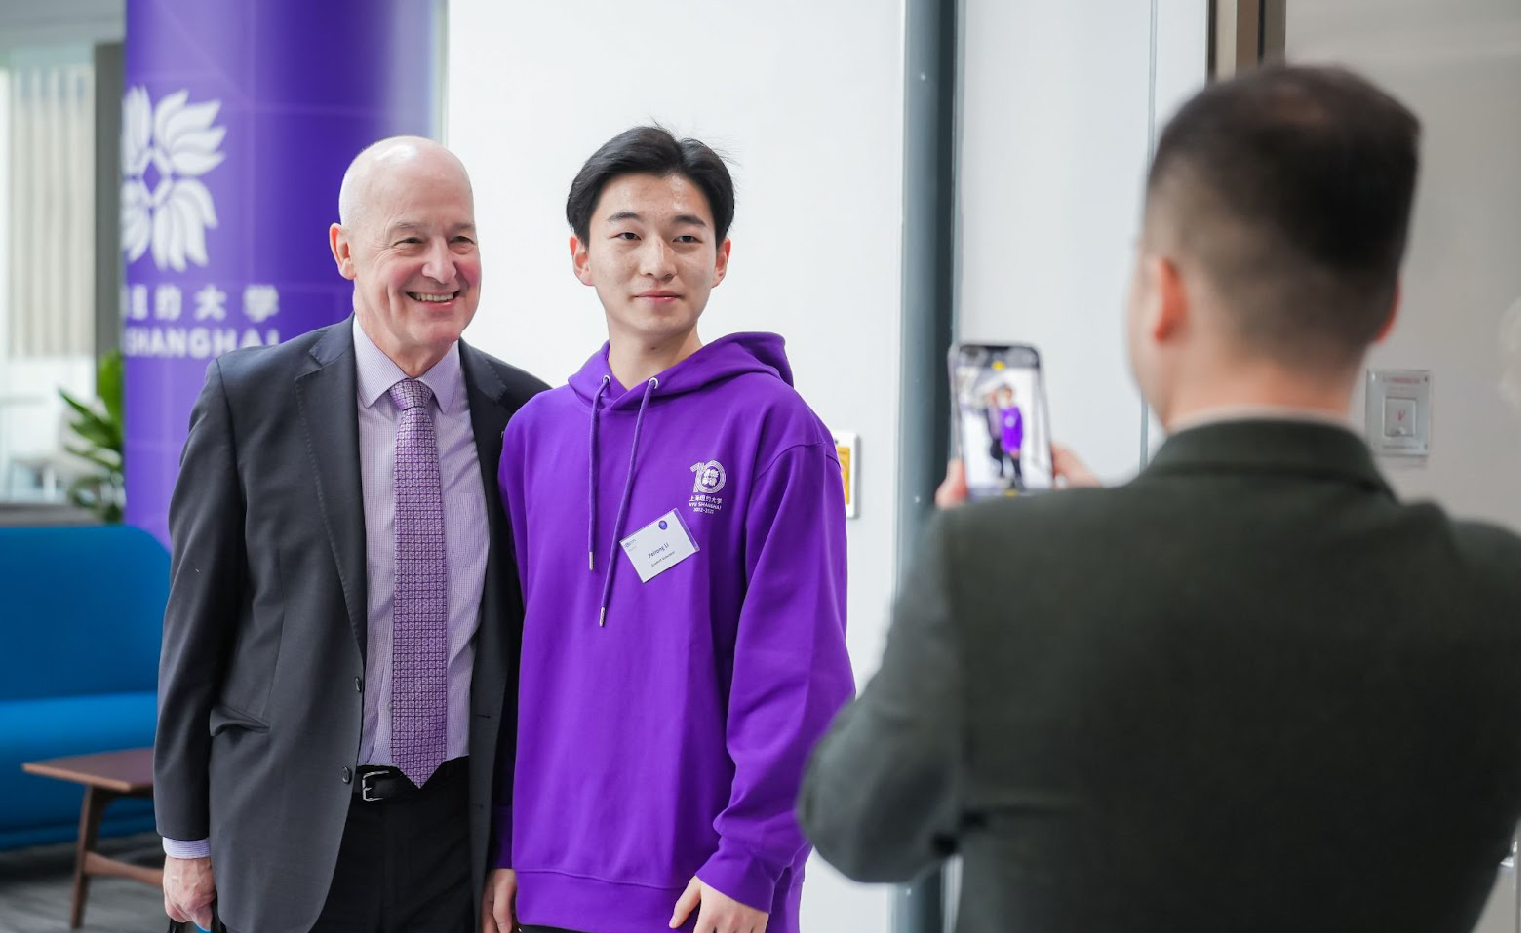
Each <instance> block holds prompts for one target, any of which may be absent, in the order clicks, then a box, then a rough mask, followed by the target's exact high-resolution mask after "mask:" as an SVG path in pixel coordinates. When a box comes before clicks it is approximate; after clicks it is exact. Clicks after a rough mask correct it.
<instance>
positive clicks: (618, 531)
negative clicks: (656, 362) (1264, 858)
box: [587, 376, 660, 627]
mask: <svg viewBox="0 0 1521 933" xmlns="http://www.w3.org/2000/svg"><path fill="white" fill-rule="evenodd" d="M611 379H612V377H611V376H603V377H602V389H606V388H607V386H608V383H609V382H610V381H611ZM659 386H660V380H659V379H656V378H655V377H654V376H651V377H650V379H649V381H648V382H646V383H645V384H644V398H643V399H642V400H641V401H640V402H639V415H638V417H637V418H635V419H634V441H633V443H632V444H630V445H629V452H628V477H627V478H626V479H625V480H624V481H623V498H622V499H621V500H620V501H619V503H618V515H617V518H615V519H614V520H613V540H612V544H611V545H609V547H608V555H607V569H606V570H605V571H603V573H604V576H603V578H602V608H601V610H600V611H599V612H598V613H597V625H598V626H599V627H601V626H605V625H607V603H608V600H609V599H610V598H611V597H612V593H613V568H614V566H616V565H617V563H618V539H619V538H620V536H622V534H623V523H624V521H625V520H627V519H628V506H629V499H630V498H632V496H633V492H634V468H635V466H636V465H637V464H638V462H639V434H640V432H641V431H642V430H643V428H644V413H645V411H646V410H647V409H648V408H649V407H650V396H652V395H654V394H655V389H656V388H658V387H659ZM602 389H599V390H598V391H597V396H596V398H594V399H592V427H591V431H592V434H591V461H592V474H591V514H592V516H593V519H592V521H593V522H595V516H596V514H597V399H600V398H601V397H602ZM588 543H589V544H592V546H593V547H595V545H594V543H593V542H591V541H590V540H588ZM590 553H591V550H590V548H589V549H588V557H587V559H588V562H590V561H591V556H590ZM593 569H595V568H593Z"/></svg>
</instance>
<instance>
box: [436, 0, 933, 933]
mask: <svg viewBox="0 0 1521 933" xmlns="http://www.w3.org/2000/svg"><path fill="white" fill-rule="evenodd" d="M902 22H903V12H902V9H901V7H900V4H898V3H895V2H882V0H834V2H829V3H818V2H813V0H773V2H771V3H768V4H766V5H764V7H762V6H756V5H751V4H746V5H743V6H741V5H737V4H720V3H711V2H702V0H665V2H661V3H658V4H652V3H645V4H638V3H623V2H612V0H586V2H580V3H575V4H570V3H512V4H507V3H501V2H499V0H451V3H450V6H449V41H448V95H447V110H448V113H447V131H446V138H447V141H448V143H449V144H450V145H451V146H452V147H453V148H454V149H455V151H456V152H458V153H459V155H460V157H461V158H462V159H463V160H464V162H465V164H466V166H467V167H468V168H469V169H470V170H471V173H472V176H473V178H474V181H475V187H476V215H477V221H478V223H479V225H480V230H481V248H482V250H483V253H484V256H485V260H486V274H485V284H484V291H483V301H482V304H481V311H480V314H479V315H478V316H477V318H476V322H475V323H474V324H473V325H472V326H471V328H470V331H469V333H468V334H467V339H469V340H471V341H473V342H474V343H476V344H477V345H479V346H481V347H482V348H484V349H486V350H488V351H490V352H493V353H496V354H498V355H500V356H501V357H503V358H504V359H506V360H508V361H510V362H512V363H515V364H518V365H521V366H524V367H526V368H527V369H529V370H531V371H533V372H535V373H537V374H538V375H539V376H541V377H543V378H544V379H546V380H547V381H549V382H550V383H552V384H560V383H563V382H564V381H565V378H566V377H567V376H568V375H569V374H570V373H571V372H573V371H574V370H575V369H576V368H578V367H579V365H580V364H581V362H582V361H583V360H584V359H585V358H586V357H587V356H589V355H590V354H591V353H592V351H593V350H595V349H596V348H597V347H598V346H600V345H601V343H602V341H603V339H605V330H604V324H603V318H602V312H601V308H600V306H599V305H598V303H597V299H596V295H595V293H594V292H593V291H592V290H591V289H588V288H584V287H582V286H581V285H580V284H579V283H577V282H576V281H575V280H574V279H573V278H572V277H571V273H570V261H569V253H568V250H567V248H566V243H567V240H568V238H569V236H570V232H569V230H568V228H567V226H566V222H565V214H564V203H565V194H566V190H567V189H568V187H569V185H570V180H571V178H572V176H573V175H574V174H575V172H576V170H577V169H578V168H579V167H580V165H581V163H582V162H583V161H584V160H585V159H586V157H587V156H589V155H591V153H592V152H593V151H594V150H595V149H596V148H597V146H599V145H601V144H602V143H603V142H604V141H605V140H607V139H608V137H610V136H612V135H613V134H615V133H617V132H620V131H622V130H624V129H626V128H628V127H629V126H632V125H634V124H636V123H643V122H648V121H650V120H658V121H660V122H661V123H663V124H665V125H666V126H667V127H669V128H670V129H672V130H673V131H676V132H677V133H678V134H689V135H694V136H697V137H699V138H702V139H704V140H706V141H708V142H710V143H712V144H714V145H715V146H717V147H719V148H721V149H723V150H725V151H726V152H727V153H728V154H729V155H730V156H731V157H732V158H733V160H734V162H735V163H736V164H735V165H734V166H733V173H734V176H735V180H736V185H737V188H738V207H737V211H736V217H735V222H734V226H733V230H732V233H731V235H732V239H733V242H734V247H733V258H732V261H731V265H730V274H729V277H728V279H727V280H726V281H725V282H724V283H723V285H722V286H721V287H720V288H719V289H718V290H717V291H715V292H714V294H713V299H712V301H711V303H710V304H709V306H708V310H707V313H706V314H705V315H704V318H703V326H702V328H701V333H702V334H703V337H704V338H705V339H708V340H711V339H713V338H715V337H718V336H721V335H722V334H725V333H729V332H732V331H737V330H751V329H765V330H775V331H778V332H780V333H781V334H783V335H784V336H785V337H786V338H787V340H788V352H789V354H790V356H791V359H792V363H793V367H794V369H795V371H796V374H797V386H798V389H799V390H800V391H801V392H802V393H803V395H804V397H806V398H807V399H808V400H809V402H810V403H811V404H812V405H813V407H814V409H815V410H816V411H818V413H819V414H820V416H821V417H823V419H824V420H825V421H826V422H827V423H828V424H829V425H830V426H831V427H832V428H834V429H835V430H843V431H854V432H857V433H858V434H859V435H860V438H861V454H862V466H861V487H860V493H861V517H860V518H859V519H857V520H855V521H852V522H851V523H850V531H849V534H850V544H849V559H850V574H851V580H850V596H849V613H850V620H849V626H850V648H851V654H852V657H853V658H854V659H855V663H856V668H857V675H858V678H861V679H863V680H864V678H865V676H867V675H868V674H869V673H870V671H871V670H873V669H874V668H875V666H876V664H877V663H878V660H879V656H880V654H881V639H882V634H883V631H884V628H885V623H886V610H887V604H888V598H889V595H890V593H891V590H892V586H893V563H894V551H893V543H894V540H895V534H896V527H895V521H894V515H893V495H894V487H895V485H896V481H897V470H896V464H895V458H896V449H897V442H898V439H897V427H896V425H897V419H896V416H895V408H896V399H897V394H898V372H899V346H898V344H899V307H900V297H899V284H900V275H901V268H900V266H901V264H900V258H899V252H900V238H901V230H900V226H901V221H902V212H901V200H902V198H901V191H902V156H901V153H902V148H903V140H902V113H903V91H902V88H903V64H902V62H903V53H902V47H903V37H902ZM803 903H804V906H803V928H804V929H805V930H808V931H818V933H824V931H835V930H851V931H863V933H868V931H874V930H886V929H887V911H888V893H887V889H885V888H879V887H865V886H857V885H852V884H850V883H848V882H845V881H843V880H842V879H840V878H839V877H838V876H837V875H835V874H834V873H833V872H832V871H831V870H830V869H828V867H827V866H825V865H823V863H822V862H820V861H818V860H817V859H815V860H814V864H812V865H811V866H810V867H809V881H808V884H807V886H806V888H805V894H804V902H803Z"/></svg>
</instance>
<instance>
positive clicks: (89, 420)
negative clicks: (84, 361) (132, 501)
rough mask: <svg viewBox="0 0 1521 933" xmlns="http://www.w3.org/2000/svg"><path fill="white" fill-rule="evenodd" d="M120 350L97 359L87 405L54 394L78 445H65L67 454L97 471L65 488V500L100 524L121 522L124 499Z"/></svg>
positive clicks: (61, 394) (60, 391) (61, 391)
mask: <svg viewBox="0 0 1521 933" xmlns="http://www.w3.org/2000/svg"><path fill="white" fill-rule="evenodd" d="M121 373H122V358H121V351H120V350H110V351H108V352H106V353H105V354H104V355H102V356H101V358H100V364H99V367H98V369H97V370H96V380H95V394H96V396H97V398H96V399H95V400H94V401H92V402H89V403H86V402H81V401H80V400H79V399H76V398H74V397H73V396H72V395H70V394H69V393H67V392H65V391H63V390H62V389H59V390H58V394H59V396H61V397H62V398H63V401H64V403H65V404H67V405H68V406H69V407H70V408H72V409H73V410H74V415H73V418H72V420H70V421H69V429H70V430H72V431H73V432H74V434H75V436H77V437H78V438H79V440H80V442H81V443H76V444H69V445H67V449H68V451H69V453H71V454H73V455H74V456H76V457H79V458H80V459H83V460H88V461H89V462H90V463H93V464H94V465H95V466H97V467H99V468H100V470H99V472H97V473H93V474H90V475H87V476H81V477H79V478H78V479H76V480H74V482H72V483H70V484H69V499H70V501H72V502H74V504H76V505H81V506H84V507H85V508H87V509H90V510H91V511H93V512H94V513H95V514H97V515H99V516H100V517H101V519H102V520H103V521H107V522H119V521H121V514H122V502H123V500H124V499H125V498H126V496H125V492H124V488H125V487H124V485H123V480H122V465H123V458H122V420H121V394H122V389H121Z"/></svg>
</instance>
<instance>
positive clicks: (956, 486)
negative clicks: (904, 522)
mask: <svg viewBox="0 0 1521 933" xmlns="http://www.w3.org/2000/svg"><path fill="white" fill-rule="evenodd" d="M1051 477H1052V479H1054V480H1055V481H1056V485H1057V486H1059V487H1062V488H1066V489H1077V488H1080V487H1095V486H1102V485H1104V483H1103V482H1102V481H1101V480H1100V479H1099V478H1098V475H1097V474H1095V473H1094V472H1093V471H1092V470H1090V469H1088V464H1086V463H1084V462H1083V461H1082V458H1081V457H1079V456H1078V455H1077V454H1075V453H1073V452H1072V450H1071V448H1068V447H1063V446H1062V445H1060V444H1052V445H1051ZM965 501H966V467H965V466H964V465H963V464H962V462H961V460H960V459H959V458H958V459H955V460H952V461H951V462H950V463H948V464H946V467H945V481H944V482H942V483H941V484H940V488H939V489H937V490H935V505H937V506H939V507H940V508H942V509H953V508H955V507H956V506H958V505H961V504H962V503H963V502H965Z"/></svg>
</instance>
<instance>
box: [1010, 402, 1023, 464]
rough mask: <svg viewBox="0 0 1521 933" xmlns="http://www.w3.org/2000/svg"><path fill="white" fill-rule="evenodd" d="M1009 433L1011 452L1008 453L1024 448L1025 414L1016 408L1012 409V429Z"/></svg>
mask: <svg viewBox="0 0 1521 933" xmlns="http://www.w3.org/2000/svg"><path fill="white" fill-rule="evenodd" d="M1010 433H1012V434H1013V437H1012V438H1010V441H1011V443H1012V445H1013V450H1012V451H1010V452H1011V453H1013V452H1016V451H1019V450H1022V449H1023V448H1024V446H1025V413H1024V412H1022V411H1020V410H1019V409H1018V408H1016V409H1014V428H1013V430H1012V431H1011V432H1010Z"/></svg>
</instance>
